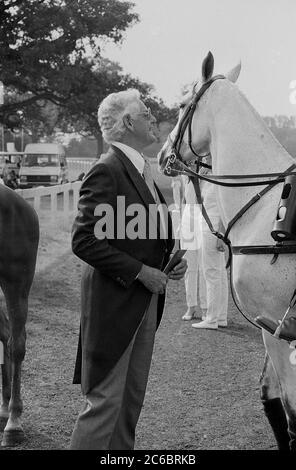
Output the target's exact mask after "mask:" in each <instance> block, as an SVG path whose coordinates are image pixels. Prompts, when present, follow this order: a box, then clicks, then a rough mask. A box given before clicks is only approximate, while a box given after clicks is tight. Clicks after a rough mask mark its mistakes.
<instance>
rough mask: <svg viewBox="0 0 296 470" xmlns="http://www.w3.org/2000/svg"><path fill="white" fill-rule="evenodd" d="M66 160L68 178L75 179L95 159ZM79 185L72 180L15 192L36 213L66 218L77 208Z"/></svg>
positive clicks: (94, 161)
mask: <svg viewBox="0 0 296 470" xmlns="http://www.w3.org/2000/svg"><path fill="white" fill-rule="evenodd" d="M67 161H68V166H69V178H70V180H75V179H76V178H77V177H78V176H79V174H81V173H82V172H84V173H87V172H88V171H89V169H90V168H91V167H92V166H93V165H94V164H95V163H96V161H97V160H96V159H95V158H93V159H77V158H69V159H67ZM80 186H81V181H72V182H71V183H66V184H60V185H55V186H39V187H37V188H28V189H17V190H16V192H17V193H18V194H19V195H20V196H22V197H23V198H24V199H26V200H27V201H28V202H29V203H30V204H31V205H32V206H33V207H34V209H35V210H36V212H37V214H38V215H42V214H45V215H50V217H51V218H53V219H54V218H55V217H57V216H58V215H61V216H62V217H65V219H66V217H67V216H68V215H72V214H74V213H75V212H76V210H77V203H78V198H79V190H80Z"/></svg>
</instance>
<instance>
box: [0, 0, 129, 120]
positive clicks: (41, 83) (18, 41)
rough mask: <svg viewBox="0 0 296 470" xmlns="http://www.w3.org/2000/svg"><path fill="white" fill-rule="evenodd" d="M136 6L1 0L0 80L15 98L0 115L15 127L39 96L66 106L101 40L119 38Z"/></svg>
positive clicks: (88, 72)
mask: <svg viewBox="0 0 296 470" xmlns="http://www.w3.org/2000/svg"><path fill="white" fill-rule="evenodd" d="M132 7H133V4H132V3H130V2H126V1H118V0H43V1H41V0H26V1H22V0H3V1H2V2H1V3H0V18H1V22H0V80H1V81H2V82H3V83H4V86H5V88H6V89H8V90H9V91H10V92H11V97H13V99H10V100H8V101H7V102H5V104H4V105H3V106H1V111H0V121H1V122H2V123H5V124H6V125H7V126H9V127H13V126H15V125H16V124H17V123H18V121H19V120H21V118H22V116H23V112H22V111H23V110H24V109H26V108H28V107H29V106H31V105H33V104H34V103H40V100H41V101H43V102H44V100H47V101H51V102H52V103H54V104H56V105H57V106H67V105H68V104H69V103H70V102H71V100H72V99H73V98H76V97H78V96H83V94H84V92H85V90H87V87H88V82H89V81H91V80H92V79H93V78H92V69H93V66H94V65H95V64H96V63H97V62H98V61H99V60H100V46H101V45H102V41H105V40H107V39H109V40H112V41H115V42H118V41H121V40H122V37H123V33H124V31H125V30H126V29H127V28H128V27H129V26H130V25H132V24H133V23H134V22H136V21H137V20H138V16H137V14H136V13H133V12H132Z"/></svg>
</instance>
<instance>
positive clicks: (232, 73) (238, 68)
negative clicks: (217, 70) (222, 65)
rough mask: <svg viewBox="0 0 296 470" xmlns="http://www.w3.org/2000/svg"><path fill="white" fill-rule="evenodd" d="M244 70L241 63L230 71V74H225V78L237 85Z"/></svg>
mask: <svg viewBox="0 0 296 470" xmlns="http://www.w3.org/2000/svg"><path fill="white" fill-rule="evenodd" d="M241 68H242V64H241V62H239V63H238V64H237V65H236V66H235V67H233V69H231V70H229V72H228V73H226V74H225V77H226V78H228V80H230V81H231V82H233V83H235V82H236V80H237V79H238V77H239V74H240V71H241Z"/></svg>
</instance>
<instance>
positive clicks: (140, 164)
mask: <svg viewBox="0 0 296 470" xmlns="http://www.w3.org/2000/svg"><path fill="white" fill-rule="evenodd" d="M112 145H114V147H117V148H119V150H122V152H123V153H124V154H125V155H126V156H127V158H128V159H129V160H130V161H131V163H132V164H133V165H134V166H135V167H136V169H137V170H138V172H139V173H140V174H141V175H143V171H144V166H145V160H144V158H143V156H142V155H141V154H140V153H139V152H138V151H137V150H135V149H133V148H132V147H129V145H125V144H122V143H121V142H112Z"/></svg>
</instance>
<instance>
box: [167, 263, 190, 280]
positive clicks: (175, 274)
mask: <svg viewBox="0 0 296 470" xmlns="http://www.w3.org/2000/svg"><path fill="white" fill-rule="evenodd" d="M186 270H187V261H186V259H184V258H182V259H181V261H180V262H179V263H178V264H176V266H175V267H174V269H172V271H170V272H169V279H173V280H174V281H179V279H182V278H183V277H184V274H185V273H186Z"/></svg>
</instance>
